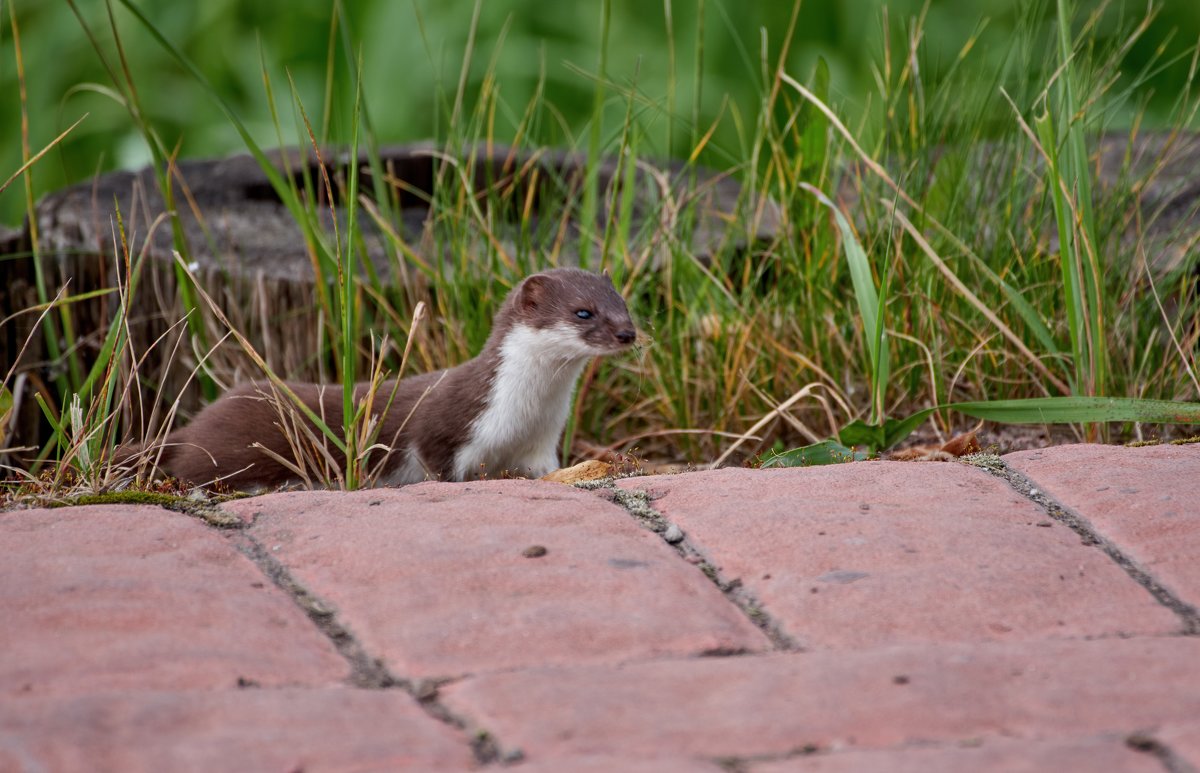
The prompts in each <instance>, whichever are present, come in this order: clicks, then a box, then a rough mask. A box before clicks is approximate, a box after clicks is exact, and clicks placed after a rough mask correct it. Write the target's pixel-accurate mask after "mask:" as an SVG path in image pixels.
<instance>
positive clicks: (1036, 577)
mask: <svg viewBox="0 0 1200 773" xmlns="http://www.w3.org/2000/svg"><path fill="white" fill-rule="evenodd" d="M621 485H622V486H623V487H626V488H643V489H646V490H648V491H650V492H651V494H652V495H655V496H656V497H657V498H656V499H655V500H654V502H653V506H654V507H655V508H656V509H658V510H659V511H661V512H662V513H663V514H664V515H665V516H666V517H667V518H668V519H669V520H671V521H672V522H674V523H677V524H678V525H679V526H680V527H681V528H682V529H683V530H684V532H685V533H686V534H687V535H688V537H689V539H690V543H691V544H692V545H693V546H694V547H696V548H698V549H699V550H700V552H701V553H703V554H705V555H706V556H707V557H708V558H709V560H710V561H711V562H712V563H713V564H715V565H716V566H717V568H718V569H719V570H720V571H721V573H722V575H723V576H724V578H725V579H727V580H733V579H740V580H741V581H742V583H743V586H744V587H745V588H746V589H747V590H748V591H749V592H750V593H751V594H752V595H753V596H754V597H756V598H757V599H758V600H759V601H760V602H761V603H762V604H763V607H764V609H765V611H766V612H767V613H768V614H769V615H770V616H771V617H772V618H773V619H774V620H776V621H777V622H779V623H781V624H782V627H783V629H784V630H785V631H786V632H787V633H789V634H790V635H792V636H793V637H794V638H795V639H796V640H797V641H798V642H799V643H800V644H801V645H802V646H804V647H807V648H861V647H876V646H882V645H889V644H898V643H907V642H939V641H997V640H1005V641H1011V640H1030V639H1043V638H1048V637H1077V636H1101V635H1109V634H1118V633H1119V634H1132V633H1167V632H1172V631H1175V630H1176V629H1177V628H1178V622H1177V620H1176V619H1175V617H1174V616H1173V615H1172V614H1171V613H1170V612H1169V611H1168V610H1166V609H1165V608H1163V607H1161V606H1160V605H1158V604H1157V603H1156V602H1155V601H1154V600H1153V598H1151V596H1150V595H1149V594H1147V593H1146V592H1145V591H1144V590H1143V589H1142V588H1141V587H1140V586H1138V585H1137V584H1136V583H1135V582H1133V581H1132V580H1131V579H1130V578H1129V577H1128V575H1126V574H1125V573H1124V572H1123V571H1122V570H1121V569H1120V568H1119V567H1117V566H1116V565H1115V564H1113V562H1112V561H1111V560H1110V559H1109V558H1108V557H1107V556H1105V555H1104V554H1103V553H1102V552H1101V551H1099V550H1096V549H1094V548H1089V547H1087V546H1084V545H1081V544H1080V539H1079V537H1078V536H1077V535H1076V534H1075V533H1074V532H1072V531H1071V530H1070V529H1068V528H1066V527H1064V526H1062V525H1059V524H1056V523H1054V524H1052V523H1051V522H1050V521H1049V519H1048V518H1046V516H1045V515H1044V514H1043V513H1042V512H1041V510H1040V509H1038V508H1037V507H1035V506H1034V505H1033V504H1032V503H1031V502H1029V501H1028V500H1027V499H1025V498H1024V497H1022V496H1020V495H1018V494H1017V493H1016V492H1015V491H1013V490H1012V488H1011V487H1009V486H1008V485H1007V484H1006V483H1005V482H1003V481H1001V480H998V479H996V478H994V477H992V476H990V475H988V474H987V473H985V472H983V471H982V470H978V469H975V468H972V467H968V466H966V465H961V464H936V463H924V464H914V463H900V462H874V463H864V464H852V465H836V466H832V467H814V468H805V469H794V470H740V469H729V470H718V471H714V472H704V473H692V474H686V475H677V476H664V477H657V478H633V479H630V480H627V481H623V482H622V484H621Z"/></svg>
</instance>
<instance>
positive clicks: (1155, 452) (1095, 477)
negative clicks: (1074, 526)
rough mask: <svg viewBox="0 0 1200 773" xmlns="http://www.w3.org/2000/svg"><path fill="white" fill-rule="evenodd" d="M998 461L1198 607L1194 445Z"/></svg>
mask: <svg viewBox="0 0 1200 773" xmlns="http://www.w3.org/2000/svg"><path fill="white" fill-rule="evenodd" d="M1004 461H1005V462H1006V463H1007V464H1008V465H1009V466H1011V467H1012V468H1013V469H1015V470H1017V471H1019V472H1021V473H1022V474H1024V475H1025V476H1026V477H1028V478H1030V479H1031V480H1032V481H1033V482H1034V483H1035V485H1037V486H1038V487H1039V488H1040V489H1041V490H1043V491H1045V492H1046V493H1047V494H1048V495H1050V496H1051V497H1053V498H1054V499H1056V500H1058V501H1059V502H1060V503H1062V504H1064V505H1066V506H1067V507H1069V508H1071V509H1072V510H1074V511H1075V512H1077V513H1079V514H1080V515H1081V516H1083V517H1084V518H1085V519H1086V520H1087V521H1088V522H1090V523H1091V525H1092V526H1093V527H1094V528H1095V529H1096V531H1097V532H1099V533H1100V534H1102V535H1104V536H1105V537H1106V538H1108V539H1109V540H1111V541H1113V542H1114V543H1116V545H1117V547H1119V548H1120V549H1121V551H1122V552H1124V553H1125V554H1126V555H1128V556H1129V557H1131V558H1132V559H1134V560H1135V561H1136V562H1137V563H1139V564H1140V565H1141V566H1142V567H1143V568H1144V569H1146V570H1147V571H1149V572H1150V573H1151V574H1152V575H1154V577H1155V578H1156V579H1157V580H1159V581H1161V582H1162V583H1163V585H1165V586H1167V587H1168V588H1171V589H1172V590H1174V591H1175V592H1176V593H1178V594H1179V595H1180V596H1182V597H1183V599H1184V600H1185V601H1187V602H1188V603H1190V604H1192V605H1195V606H1200V560H1197V556H1200V445H1186V446H1172V445H1164V446H1147V447H1145V448H1123V447H1120V446H1100V445H1074V446H1058V447H1055V448H1046V449H1042V450H1040V451H1022V452H1020V453H1015V454H1009V455H1008V456H1005V457H1004Z"/></svg>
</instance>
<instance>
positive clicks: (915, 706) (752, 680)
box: [441, 637, 1200, 761]
mask: <svg viewBox="0 0 1200 773" xmlns="http://www.w3.org/2000/svg"><path fill="white" fill-rule="evenodd" d="M441 695H442V702H443V703H444V704H445V705H447V706H448V707H449V708H450V709H451V710H452V711H454V712H455V713H457V714H458V715H459V716H464V717H469V718H470V719H471V720H472V721H473V722H475V723H477V724H478V725H479V726H480V727H486V728H488V729H489V730H491V731H493V732H494V733H496V735H497V737H499V738H501V739H503V741H504V743H505V744H506V746H519V747H520V748H522V749H523V750H524V751H525V752H526V754H527V755H528V757H529V759H530V760H531V761H539V760H542V759H556V758H560V757H571V756H577V755H581V754H593V753H602V752H604V751H606V750H611V749H620V750H621V753H622V754H623V755H626V756H630V757H640V756H643V755H663V756H668V755H684V754H686V755H690V756H696V757H706V758H713V757H725V756H735V757H743V758H745V757H753V756H756V755H764V754H768V755H779V754H787V753H789V752H792V751H794V750H796V749H799V748H802V747H804V746H805V745H808V744H813V745H815V746H817V747H818V748H820V749H835V750H851V749H856V748H858V749H880V748H888V747H895V746H900V745H918V744H935V743H940V744H948V743H957V742H960V741H964V740H978V741H982V742H983V743H985V744H990V743H991V742H992V741H993V740H996V739H1003V738H1012V739H1025V740H1039V739H1062V740H1064V741H1067V740H1070V739H1071V738H1094V737H1098V736H1112V737H1121V736H1123V735H1125V734H1128V733H1132V732H1134V731H1137V730H1140V729H1143V728H1147V727H1155V726H1157V725H1160V724H1168V723H1170V722H1173V721H1192V720H1193V718H1194V717H1196V716H1200V639H1196V638H1193V637H1147V638H1143V639H1105V640H1099V641H1074V640H1054V641H1044V642H1005V643H989V644H950V645H943V646H940V647H938V646H932V645H923V646H907V647H892V648H886V649H880V650H873V651H856V652H814V653H786V654H770V655H760V656H755V657H733V658H694V659H688V660H672V661H657V662H650V663H637V664H626V665H623V666H584V667H575V668H539V669H531V670H526V671H519V672H508V673H496V674H486V675H483V676H478V677H472V678H468V679H465V680H462V681H460V682H458V683H455V684H453V685H450V686H448V687H446V688H444V689H443V690H442V692H441Z"/></svg>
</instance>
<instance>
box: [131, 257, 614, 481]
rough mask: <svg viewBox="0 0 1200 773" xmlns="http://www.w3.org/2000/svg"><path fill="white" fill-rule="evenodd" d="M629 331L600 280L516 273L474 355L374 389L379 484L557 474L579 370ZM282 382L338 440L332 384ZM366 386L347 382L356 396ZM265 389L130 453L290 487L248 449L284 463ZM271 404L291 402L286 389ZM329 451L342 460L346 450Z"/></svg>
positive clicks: (226, 399)
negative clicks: (159, 442)
mask: <svg viewBox="0 0 1200 773" xmlns="http://www.w3.org/2000/svg"><path fill="white" fill-rule="evenodd" d="M636 337H637V332H636V329H635V328H634V324H633V321H632V319H631V318H630V316H629V310H628V309H627V308H626V306H625V301H624V299H623V298H622V297H621V296H620V294H618V293H617V291H616V289H615V288H614V287H613V284H612V281H611V280H610V279H609V278H608V277H607V276H601V275H598V274H593V273H591V272H588V271H582V270H580V269H574V268H558V269H552V270H549V271H544V272H542V273H539V274H533V275H531V276H528V277H526V278H525V279H524V280H522V281H521V282H520V284H518V285H517V286H516V287H515V288H514V289H513V290H512V291H511V292H510V293H509V294H508V296H507V297H506V298H505V300H504V303H503V304H502V305H501V307H500V310H499V311H498V312H497V314H496V317H495V319H494V321H493V323H492V330H491V334H490V336H489V337H488V339H487V343H486V344H484V347H483V350H482V351H481V352H480V353H479V355H478V356H476V357H475V358H474V359H471V360H469V361H467V362H465V363H463V364H461V365H459V366H457V367H454V368H450V369H448V370H442V371H435V372H432V373H423V374H420V375H416V376H410V377H408V378H404V379H400V380H399V382H397V381H395V380H391V381H385V382H383V384H382V385H381V386H380V387H379V388H378V389H377V391H376V395H375V400H374V409H375V410H377V411H380V412H381V413H380V414H378V415H377V418H378V421H379V426H380V431H379V432H378V434H377V435H376V440H375V442H376V443H381V444H383V445H384V446H386V447H387V449H386V450H385V451H384V453H386V457H385V458H384V460H383V462H382V470H381V474H380V475H379V478H378V480H379V482H380V483H382V484H383V485H401V484H405V483H415V482H418V481H422V480H427V479H438V480H450V481H462V480H469V479H472V478H478V477H498V476H502V475H506V474H507V475H518V476H527V477H540V476H542V475H545V474H546V473H548V472H550V471H552V470H555V469H557V468H558V463H557V453H556V451H557V447H558V441H559V438H560V437H561V436H562V433H563V428H564V426H565V425H566V421H567V414H568V413H569V412H570V409H571V396H572V393H573V392H574V389H575V384H576V382H577V381H578V380H579V376H580V373H582V371H583V367H584V365H585V364H587V362H588V361H589V360H590V359H592V358H593V357H597V356H604V355H610V354H615V353H618V352H621V351H624V350H626V349H628V348H629V347H631V346H632V345H633V343H634V340H635V339H636ZM288 386H289V387H290V388H291V389H292V391H293V392H295V393H296V395H297V396H298V397H299V398H300V399H301V401H303V402H304V403H305V405H307V406H308V407H309V408H310V409H312V411H313V412H314V413H315V414H316V415H318V416H320V417H322V421H324V422H325V423H326V424H327V425H328V426H329V427H330V429H332V430H333V431H334V432H337V433H339V437H344V436H345V434H344V429H343V425H342V421H341V417H342V390H341V388H340V387H337V386H323V385H320V384H313V383H298V382H297V383H288ZM368 387H369V385H368V384H367V383H360V384H357V385H356V386H355V400H356V401H358V400H360V399H362V397H363V396H364V395H365V394H366V392H367V390H368ZM393 388H394V389H395V398H394V399H393V400H392V403H391V405H390V407H388V406H387V400H388V397H389V396H390V395H391V394H392V391H393ZM272 394H273V390H272V388H271V385H270V384H269V383H268V382H251V383H247V384H242V385H240V386H238V387H235V388H234V389H232V390H230V391H229V392H227V393H226V394H224V395H222V396H221V397H220V398H219V399H217V400H216V401H215V402H213V403H212V404H211V405H209V406H208V407H206V408H204V409H203V410H202V411H200V413H199V414H197V415H196V417H195V418H194V419H193V420H192V422H191V423H190V424H188V425H187V426H185V427H183V428H181V429H178V430H175V431H173V432H171V433H170V434H169V435H168V436H167V438H166V440H165V441H164V442H163V444H162V446H161V448H157V447H152V448H150V449H147V450H145V451H143V450H141V449H137V451H136V452H135V453H137V452H140V453H153V454H160V456H159V459H158V462H157V465H158V468H159V469H160V470H161V471H163V472H165V473H166V474H168V475H171V476H173V477H175V478H178V479H180V480H184V481H189V482H192V483H199V484H206V483H211V482H213V481H215V480H218V479H220V480H223V481H224V482H225V483H226V484H228V485H229V486H230V487H232V488H235V489H241V490H246V489H256V488H274V487H277V486H281V485H284V484H287V483H292V482H297V481H298V480H299V477H298V476H297V475H296V474H295V472H294V471H293V470H291V469H289V468H288V467H287V466H286V465H285V464H282V463H281V462H280V461H279V460H277V459H275V458H273V457H272V456H271V455H270V454H268V453H266V452H264V450H263V448H257V447H253V444H256V443H257V444H260V445H261V446H263V447H265V448H266V449H269V450H270V451H271V452H273V453H274V454H277V455H279V456H280V457H282V458H283V459H286V460H288V461H292V460H293V459H294V457H295V451H294V450H293V448H292V445H291V444H290V443H289V442H288V440H287V436H286V435H285V434H284V432H283V430H282V429H281V418H280V411H279V409H278V407H277V405H276V403H275V398H273V397H271V395H272ZM278 399H279V400H281V401H283V402H284V403H285V404H288V403H290V400H289V399H288V398H287V397H285V396H282V395H281V396H280V397H279V398H278ZM293 408H294V406H293ZM296 413H297V415H298V416H300V420H302V421H304V422H305V423H307V424H308V425H309V427H310V428H311V429H312V431H313V433H314V434H315V435H316V436H317V437H318V438H319V437H321V432H320V430H318V429H316V428H315V426H314V425H312V423H311V422H310V421H309V420H308V419H306V418H303V414H302V413H300V412H299V411H298V410H297V411H296ZM292 432H293V434H296V431H295V429H293V430H292ZM301 442H303V443H304V444H305V445H307V444H308V441H307V440H302V441H301ZM328 447H329V449H330V450H331V451H332V453H333V456H334V459H335V460H336V463H337V464H339V465H344V464H345V457H344V455H343V454H341V452H339V451H337V449H336V447H335V446H333V445H332V444H328ZM377 453H378V452H372V454H373V455H372V456H371V457H369V460H368V464H367V469H375V466H376V464H378V460H379V457H378V456H377V455H374V454H377ZM126 458H128V455H127V456H126Z"/></svg>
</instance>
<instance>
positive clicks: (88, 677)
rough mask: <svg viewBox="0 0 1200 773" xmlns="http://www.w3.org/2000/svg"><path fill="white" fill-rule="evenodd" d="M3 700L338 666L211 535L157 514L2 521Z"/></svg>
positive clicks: (312, 678)
mask: <svg viewBox="0 0 1200 773" xmlns="http://www.w3.org/2000/svg"><path fill="white" fill-rule="evenodd" d="M0 555H3V556H4V559H3V560H2V561H0V587H2V588H4V592H3V593H0V619H3V620H4V625H3V626H0V652H2V653H4V655H3V658H0V694H10V693H20V694H31V693H32V694H38V693H42V692H46V691H63V690H65V691H72V692H79V691H87V690H95V689H112V688H128V687H139V688H148V689H207V688H212V687H232V686H233V685H235V684H236V683H237V681H238V679H239V678H244V679H248V680H252V681H255V682H258V683H260V684H263V685H288V684H330V683H336V682H338V681H340V680H342V679H344V678H345V677H346V676H347V675H348V673H349V667H348V666H347V664H346V662H345V661H344V660H343V659H342V658H341V657H340V656H339V655H338V654H337V651H336V650H335V649H334V648H333V646H332V644H330V642H329V640H328V639H327V638H325V637H324V636H323V635H322V634H321V633H320V632H319V631H318V630H317V629H316V628H315V627H314V626H313V625H312V623H311V622H310V621H309V620H308V618H307V617H306V616H305V615H304V614H303V613H302V612H301V611H300V609H299V608H298V607H297V606H296V605H295V604H294V603H293V602H292V600H291V599H290V598H288V597H287V596H286V595H285V594H284V593H282V592H281V591H280V590H278V589H277V588H276V587H275V586H274V585H272V584H271V581H270V580H268V579H267V578H266V577H264V576H263V574H262V573H261V572H260V571H259V570H258V568H257V567H255V566H254V564H253V563H251V562H250V561H249V560H248V559H246V558H245V557H243V556H242V555H241V554H239V553H238V552H237V551H236V550H234V548H233V547H232V546H231V545H230V544H229V541H228V540H227V539H226V538H225V537H224V536H222V534H221V533H219V532H217V531H216V530H215V529H212V528H209V527H207V526H205V525H204V524H202V523H201V522H199V521H197V520H195V519H193V518H190V517H188V516H185V515H180V514H178V513H171V512H168V511H166V510H161V509H158V508H154V507H121V506H94V507H75V508H69V509H62V510H26V511H16V512H9V513H2V514H0Z"/></svg>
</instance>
